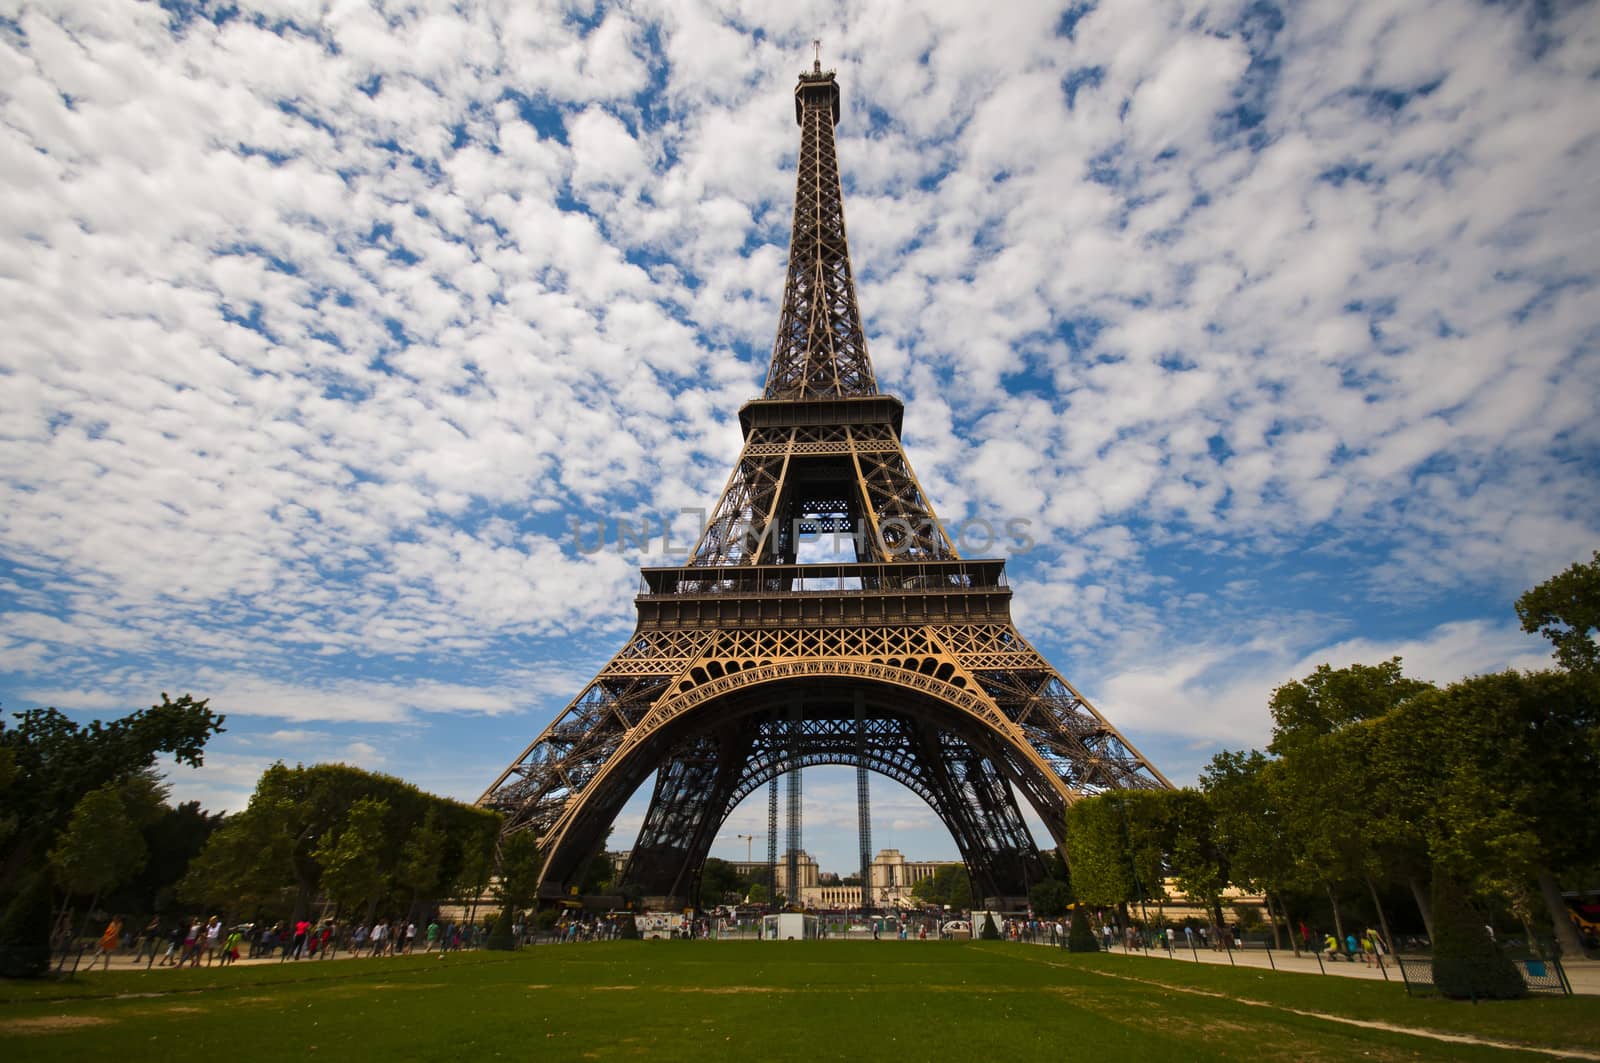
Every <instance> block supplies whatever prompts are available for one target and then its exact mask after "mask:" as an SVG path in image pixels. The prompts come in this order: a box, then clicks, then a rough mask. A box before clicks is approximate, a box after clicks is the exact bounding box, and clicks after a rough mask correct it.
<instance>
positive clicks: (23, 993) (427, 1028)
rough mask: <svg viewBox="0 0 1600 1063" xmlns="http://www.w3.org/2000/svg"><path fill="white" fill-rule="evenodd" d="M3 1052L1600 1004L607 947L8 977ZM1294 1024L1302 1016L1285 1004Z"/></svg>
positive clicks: (1064, 1045)
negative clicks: (36, 979) (58, 978)
mask: <svg viewBox="0 0 1600 1063" xmlns="http://www.w3.org/2000/svg"><path fill="white" fill-rule="evenodd" d="M0 1001H3V1003H0V1058H5V1059H7V1060H51V1059H62V1060H73V1061H79V1060H84V1059H100V1058H105V1059H118V1060H144V1059H151V1060H156V1059H159V1060H170V1059H173V1058H201V1059H213V1058H220V1059H223V1060H225V1061H226V1063H243V1061H247V1060H257V1059H263V1060H266V1059H286V1060H287V1059H295V1060H302V1061H303V1060H305V1059H306V1058H307V1057H322V1058H329V1059H341V1060H342V1059H347V1058H359V1059H382V1060H414V1059H418V1060H463V1059H472V1060H494V1059H496V1058H501V1059H506V1060H513V1059H523V1058H534V1059H551V1060H564V1059H617V1058H630V1057H632V1058H639V1059H650V1060H693V1061H696V1063H700V1061H706V1060H719V1059H730V1060H739V1061H741V1063H755V1061H758V1060H771V1059H776V1060H790V1059H792V1060H808V1061H810V1060H827V1059H852V1060H855V1059H868V1060H871V1059H892V1060H895V1061H897V1063H898V1061H902V1060H978V1061H983V1063H993V1061H999V1060H1013V1059H1015V1060H1027V1059H1051V1060H1056V1059H1067V1060H1072V1059H1085V1060H1089V1059H1093V1060H1120V1059H1130V1060H1153V1059H1174V1060H1179V1059H1181V1060H1194V1059H1251V1060H1258V1061H1268V1060H1283V1061H1298V1060H1329V1061H1333V1060H1339V1061H1341V1063H1342V1061H1346V1060H1350V1059H1363V1060H1366V1059H1371V1060H1400V1059H1405V1060H1435V1059H1437V1060H1472V1059H1505V1058H1513V1057H1520V1058H1546V1059H1548V1058H1550V1057H1549V1056H1539V1057H1535V1056H1532V1055H1528V1054H1526V1053H1522V1052H1511V1051H1506V1050H1503V1049H1498V1048H1492V1047H1485V1046H1479V1045H1470V1044H1458V1043H1445V1042H1441V1041H1437V1040H1428V1039H1424V1038H1421V1037H1416V1036H1412V1035H1410V1034H1408V1033H1404V1032H1394V1031H1387V1030H1374V1029H1366V1028H1361V1027H1356V1026H1351V1025H1348V1024H1341V1023H1337V1022H1332V1021H1329V1020H1328V1019H1326V1018H1322V1017H1317V1016H1312V1015H1303V1014H1296V1013H1295V1010H1299V1011H1307V1012H1309V1011H1315V1012H1324V1013H1329V1014H1333V1015H1339V1016H1345V1017H1348V1018H1353V1019H1359V1020H1366V1021H1379V1022H1387V1023H1392V1024H1395V1025H1397V1026H1401V1027H1404V1028H1407V1029H1426V1030H1435V1031H1442V1032H1454V1033H1459V1034H1468V1035H1472V1036H1477V1037H1481V1038H1489V1039H1493V1040H1501V1041H1514V1042H1518V1043H1523V1044H1528V1045H1536V1046H1542V1047H1546V1048H1558V1049H1561V1048H1565V1049H1575V1050H1578V1051H1580V1052H1587V1053H1590V1054H1594V1055H1595V1058H1600V1000H1597V999H1594V998H1573V999H1545V1000H1532V1001H1523V1002H1513V1003H1500V1004H1482V1005H1477V1006H1473V1005H1471V1004H1459V1003H1451V1002H1445V1001H1437V1000H1409V999H1407V998H1406V996H1405V993H1404V991H1403V990H1402V989H1401V988H1400V987H1398V986H1392V985H1383V984H1379V983H1368V982H1357V981H1347V980H1344V979H1339V978H1318V977H1315V976H1304V975H1287V974H1278V975H1273V974H1271V973H1266V972H1256V971H1250V970H1243V969H1240V970H1232V969H1228V968H1221V967H1204V966H1199V967H1197V966H1194V965H1185V964H1177V963H1165V962H1160V961H1152V960H1145V959H1141V958H1138V957H1120V956H1105V955H1091V956H1071V955H1068V954H1065V953H1061V952H1056V951H1052V950H1048V949H1043V948H1036V947H1031V946H1022V945H1011V944H1004V943H959V944H958V943H946V942H939V943H931V942H930V943H926V944H924V943H899V942H881V943H877V944H871V943H865V942H827V941H822V942H770V943H761V942H723V943H717V942H657V941H645V942H615V943H609V944H587V945H567V946H539V947H538V948H534V949H529V950H526V951H524V952H521V953H518V954H515V955H508V954H496V953H468V954H456V955H451V956H448V957H445V958H443V959H440V958H437V957H436V956H413V957H406V958H400V959H385V960H332V961H327V962H322V963H301V964H283V965H269V966H255V967H250V966H241V967H234V968H228V969H219V968H213V969H209V970H207V969H200V970H192V971H191V970H185V971H180V972H174V971H170V970H155V971H150V972H144V971H113V972H111V973H109V974H107V973H96V974H92V975H83V976H80V977H79V978H77V979H75V980H73V981H72V982H70V983H52V984H44V985H39V984H25V983H0ZM1291 1009H1295V1010H1291Z"/></svg>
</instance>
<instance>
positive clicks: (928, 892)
mask: <svg viewBox="0 0 1600 1063" xmlns="http://www.w3.org/2000/svg"><path fill="white" fill-rule="evenodd" d="M911 896H913V897H915V898H916V899H917V900H919V901H921V902H922V903H923V904H932V905H938V906H940V907H943V906H945V905H949V906H950V907H951V908H966V907H969V906H970V905H971V904H972V878H971V876H969V875H968V874H967V869H966V867H965V866H964V865H962V864H945V865H943V866H942V867H940V868H939V869H938V870H936V871H935V872H934V873H933V874H931V875H929V876H928V877H927V878H925V879H922V880H920V881H918V882H917V883H916V884H915V885H913V886H912V887H911Z"/></svg>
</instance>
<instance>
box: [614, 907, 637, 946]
mask: <svg viewBox="0 0 1600 1063" xmlns="http://www.w3.org/2000/svg"><path fill="white" fill-rule="evenodd" d="M621 918H622V929H621V931H620V932H619V933H618V934H617V936H618V937H620V938H622V939H623V940H624V941H638V940H639V923H638V920H636V919H634V917H633V913H632V912H625V913H623V915H622V917H621Z"/></svg>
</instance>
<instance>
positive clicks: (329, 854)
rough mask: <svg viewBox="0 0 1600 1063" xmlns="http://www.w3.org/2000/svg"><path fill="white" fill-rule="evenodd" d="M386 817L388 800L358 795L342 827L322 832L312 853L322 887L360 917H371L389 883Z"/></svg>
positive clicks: (333, 898)
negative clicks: (385, 853)
mask: <svg viewBox="0 0 1600 1063" xmlns="http://www.w3.org/2000/svg"><path fill="white" fill-rule="evenodd" d="M388 818H389V802H387V801H385V800H384V799H383V798H381V797H358V798H356V799H355V801H353V802H351V805H350V811H349V813H348V814H347V815H346V816H345V821H344V825H343V827H341V828H340V829H339V830H338V831H336V832H334V831H330V832H329V833H327V834H324V835H323V837H322V841H321V842H320V843H319V844H318V845H317V848H316V850H315V851H314V852H313V853H312V856H313V857H314V858H315V860H316V861H317V863H318V864H319V865H320V866H321V868H322V877H321V885H322V889H323V891H324V892H325V893H326V894H327V895H328V896H329V897H330V898H332V900H333V901H334V903H336V904H337V905H338V906H339V910H340V911H341V912H344V913H346V914H350V913H354V912H358V911H359V912H360V913H361V918H362V920H367V919H370V918H372V914H373V909H374V908H375V907H376V905H377V903H378V900H379V898H380V897H381V896H382V894H383V893H384V891H385V889H386V888H387V886H388V883H389V872H388V869H387V867H386V866H385V860H384V852H383V850H384V839H385V837H386V835H387V830H386V825H385V821H386V820H387V819H388Z"/></svg>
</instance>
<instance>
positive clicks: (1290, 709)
mask: <svg viewBox="0 0 1600 1063" xmlns="http://www.w3.org/2000/svg"><path fill="white" fill-rule="evenodd" d="M1432 688H1433V684H1431V683H1427V682H1424V681H1422V680H1420V679H1408V678H1406V676H1405V675H1404V674H1403V673H1402V671H1401V667H1400V658H1398V657H1392V658H1390V659H1389V660H1387V661H1384V662H1383V663H1382V664H1371V665H1368V664H1352V665H1350V666H1349V667H1347V668H1340V669H1337V670H1335V669H1333V668H1331V667H1329V666H1328V665H1326V664H1322V665H1318V666H1317V669H1316V671H1314V672H1312V673H1311V674H1310V675H1308V676H1306V677H1305V678H1304V679H1300V680H1294V681H1291V682H1288V683H1285V684H1284V685H1283V686H1281V687H1279V688H1278V689H1277V690H1274V691H1273V692H1272V697H1271V698H1270V699H1269V701H1268V703H1267V707H1268V708H1269V709H1270V710H1271V712H1272V724H1273V727H1272V742H1271V743H1270V744H1269V745H1268V746H1267V750H1268V751H1269V752H1272V753H1276V754H1278V755H1279V756H1283V755H1285V754H1287V753H1289V752H1291V751H1292V750H1293V749H1294V748H1296V747H1297V746H1299V745H1301V744H1303V743H1305V742H1308V741H1310V740H1312V739H1316V738H1319V737H1322V736H1324V735H1331V734H1333V733H1335V732H1337V731H1340V730H1343V729H1344V728H1346V727H1348V726H1349V725H1351V724H1353V723H1359V722H1360V721H1362V720H1374V719H1377V718H1378V717H1380V716H1382V715H1384V714H1385V713H1387V712H1389V711H1391V710H1393V709H1394V708H1395V706H1397V705H1400V704H1401V703H1403V702H1405V701H1406V700H1407V699H1409V698H1413V697H1415V696H1416V695H1418V694H1420V693H1422V692H1423V691H1424V690H1431V689H1432Z"/></svg>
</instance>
